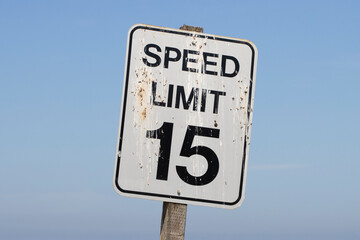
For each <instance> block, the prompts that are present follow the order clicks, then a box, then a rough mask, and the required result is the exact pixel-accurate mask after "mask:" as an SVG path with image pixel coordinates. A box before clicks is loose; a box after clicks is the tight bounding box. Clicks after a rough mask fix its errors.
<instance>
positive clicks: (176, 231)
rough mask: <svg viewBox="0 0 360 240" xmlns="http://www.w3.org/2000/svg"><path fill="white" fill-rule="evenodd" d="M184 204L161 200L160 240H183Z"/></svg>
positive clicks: (200, 28) (191, 28)
mask: <svg viewBox="0 0 360 240" xmlns="http://www.w3.org/2000/svg"><path fill="white" fill-rule="evenodd" d="M180 30H186V31H193V32H201V33H202V32H203V31H204V29H203V28H202V27H194V26H188V25H185V24H184V25H183V26H182V27H180ZM186 210H187V205H186V204H180V203H169V202H163V210H162V216H161V229H160V240H184V237H185V225H186Z"/></svg>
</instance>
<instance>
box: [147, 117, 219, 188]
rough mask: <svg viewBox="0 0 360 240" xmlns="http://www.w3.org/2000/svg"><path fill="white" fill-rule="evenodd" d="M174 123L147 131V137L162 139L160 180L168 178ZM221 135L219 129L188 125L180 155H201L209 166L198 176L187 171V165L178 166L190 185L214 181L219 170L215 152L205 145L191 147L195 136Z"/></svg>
mask: <svg viewBox="0 0 360 240" xmlns="http://www.w3.org/2000/svg"><path fill="white" fill-rule="evenodd" d="M173 125H174V124H173V123H169V122H164V123H163V125H162V126H161V127H160V128H159V129H156V130H148V131H146V137H147V138H154V139H160V149H159V158H158V166H157V173H156V179H158V180H165V181H166V180H167V178H168V173H169V162H170V151H171V140H172V133H173ZM219 135H220V130H219V129H214V128H206V127H199V126H191V125H189V126H188V127H187V131H186V134H185V138H184V142H183V145H182V148H181V151H180V156H182V157H191V156H192V155H201V156H203V157H204V158H205V159H206V161H207V163H208V168H207V170H206V172H205V173H204V174H203V175H201V176H199V177H196V176H193V175H191V174H190V173H189V172H188V171H187V169H186V167H184V166H176V172H177V174H178V176H179V177H180V178H181V179H182V180H183V181H184V182H186V183H188V184H190V185H195V186H202V185H206V184H208V183H210V182H212V181H213V180H214V179H215V177H216V175H217V174H218V172H219V159H218V157H217V156H216V154H215V152H214V151H213V150H211V149H210V148H208V147H205V146H194V147H191V145H192V142H193V140H194V137H195V136H201V137H211V138H219Z"/></svg>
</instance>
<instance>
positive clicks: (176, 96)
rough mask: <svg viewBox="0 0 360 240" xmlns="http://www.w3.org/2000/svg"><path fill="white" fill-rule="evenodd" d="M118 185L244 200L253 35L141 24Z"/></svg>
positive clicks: (214, 202)
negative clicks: (223, 34) (233, 35)
mask: <svg viewBox="0 0 360 240" xmlns="http://www.w3.org/2000/svg"><path fill="white" fill-rule="evenodd" d="M126 60H127V63H126V68H125V77H124V87H123V101H122V108H121V117H120V126H119V138H118V149H117V154H116V164H115V171H114V187H115V189H116V190H117V192H118V193H120V194H121V195H124V196H129V197H139V198H146V199H154V200H161V201H168V202H177V203H185V204H197V205H206V206H215V207H222V208H235V207H238V206H240V204H241V202H242V201H243V199H244V188H245V179H246V168H247V159H248V153H249V144H250V130H251V122H252V109H253V97H254V87H255V74H256V62H257V50H256V47H255V45H254V44H252V43H251V42H249V41H247V40H242V39H235V38H228V37H220V36H215V35H209V34H203V33H195V32H188V31H182V30H177V29H169V28H162V27H154V26H149V25H135V26H133V27H132V28H131V29H130V31H129V34H128V48H127V58H126Z"/></svg>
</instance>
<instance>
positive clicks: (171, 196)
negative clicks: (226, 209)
mask: <svg viewBox="0 0 360 240" xmlns="http://www.w3.org/2000/svg"><path fill="white" fill-rule="evenodd" d="M138 29H146V30H152V31H158V32H165V33H171V34H178V35H185V36H194V35H195V36H196V37H199V38H207V39H211V40H217V41H224V42H232V43H239V44H245V45H247V46H249V47H250V49H251V51H252V58H251V71H250V86H249V99H248V109H247V111H248V120H249V118H250V109H251V97H252V85H253V73H254V61H255V50H254V48H253V46H252V45H251V44H250V43H249V42H245V41H241V40H236V39H228V38H223V37H219V36H211V35H204V34H201V33H197V32H185V31H180V30H179V31H176V30H171V29H165V28H156V27H153V26H146V25H139V26H136V27H134V28H133V29H132V30H131V32H130V33H129V42H128V54H127V56H128V57H127V64H126V66H127V67H126V79H125V89H124V96H123V101H124V102H123V110H122V115H121V127H120V137H119V148H118V151H119V152H120V153H121V146H122V136H123V132H124V123H125V112H126V101H127V92H128V82H129V72H130V71H129V70H130V59H131V48H132V40H133V39H132V38H133V34H134V32H135V31H136V30H138ZM246 139H247V135H245V141H244V154H243V157H242V169H241V176H240V189H239V197H238V198H237V199H236V200H235V201H234V202H222V201H214V200H206V199H198V198H189V197H181V196H176V195H165V194H158V193H148V192H138V191H131V190H125V189H122V188H121V187H120V186H119V184H118V178H119V168H120V156H119V155H118V153H117V161H116V172H115V179H114V180H115V186H116V188H117V189H118V190H119V191H120V192H123V193H128V194H136V195H145V196H152V197H162V198H169V199H181V200H187V201H193V202H204V203H210V204H218V205H228V206H233V205H236V204H237V203H238V202H239V201H240V200H241V197H242V194H243V181H244V170H245V161H246V145H247V141H246Z"/></svg>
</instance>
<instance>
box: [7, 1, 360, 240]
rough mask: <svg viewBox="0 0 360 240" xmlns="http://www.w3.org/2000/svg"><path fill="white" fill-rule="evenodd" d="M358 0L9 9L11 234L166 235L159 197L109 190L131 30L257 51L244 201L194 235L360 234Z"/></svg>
mask: <svg viewBox="0 0 360 240" xmlns="http://www.w3.org/2000/svg"><path fill="white" fill-rule="evenodd" d="M359 9H360V3H359V2H358V1H297V2H295V1H248V2H244V1H196V2H195V1H194V2H193V1H178V2H176V1H131V2H130V1H129V2H125V1H1V0H0V83H1V85H0V86H1V87H0V110H1V111H0V160H1V161H0V238H1V239H10V240H12V239H14V240H18V239H26V240H31V239H36V240H41V239H69V240H72V239H109V240H111V239H158V238H159V229H160V217H161V208H162V203H161V202H157V201H149V200H139V199H133V198H125V197H120V196H119V195H117V194H116V193H115V191H114V189H113V187H112V177H113V176H112V175H113V167H114V154H115V149H116V139H117V128H118V121H119V114H120V104H121V91H122V81H123V73H124V64H125V53H126V38H127V31H128V29H129V28H130V27H131V26H132V25H134V24H136V23H145V24H151V25H157V26H164V27H171V28H179V27H180V26H182V25H183V24H188V25H194V26H201V27H203V28H204V32H206V33H211V34H216V35H223V36H230V37H236V38H244V39H249V40H251V41H252V42H254V43H255V44H256V46H257V48H258V52H259V59H258V71H257V85H256V90H255V106H254V120H253V129H252V139H251V140H252V142H251V148H250V157H249V168H248V177H247V185H246V199H245V201H244V203H243V205H242V206H241V207H240V208H238V209H235V210H223V209H216V208H209V207H199V206H189V207H188V217H187V226H186V239H189V240H190V239H209V240H215V239H219V238H221V239H244V240H247V239H248V240H258V239H259V240H260V239H261V240H262V239H269V240H271V239H277V240H282V239H284V240H288V239H295V240H297V239H299V240H300V239H301V240H302V239H317V240H321V239H326V240H332V239H347V240H353V239H360V230H359V223H360V206H359V202H360V191H359V189H360V186H359V185H360V176H359V169H360V161H359V160H360V148H359V147H358V144H359V135H360V127H359V124H358V123H359V122H360V108H359V103H360V94H359V93H358V92H359V90H360V83H359V80H360V78H359V76H360V47H359V42H360V31H359V26H358V25H359V22H360V14H359Z"/></svg>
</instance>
